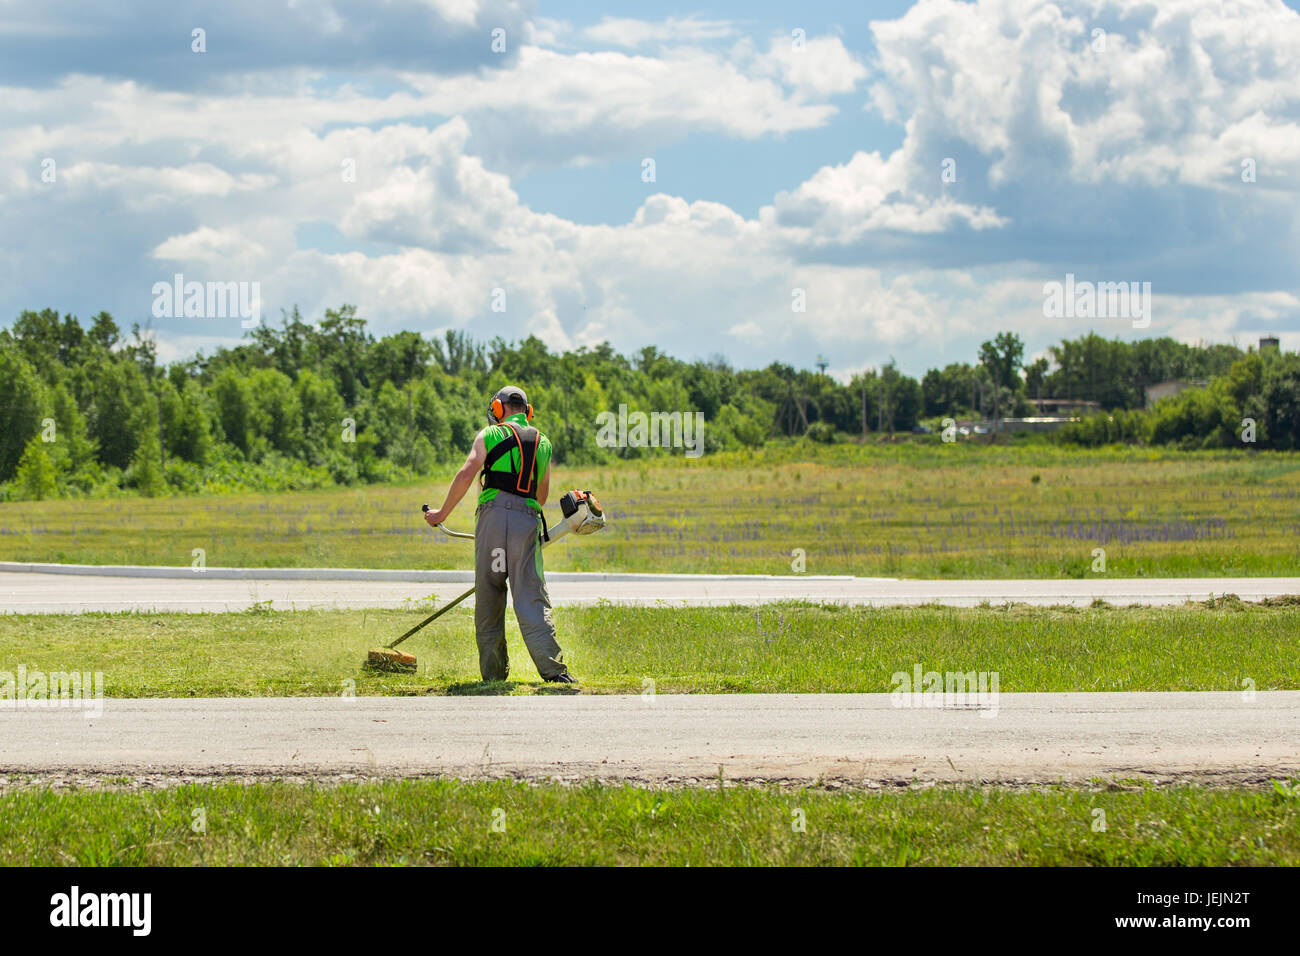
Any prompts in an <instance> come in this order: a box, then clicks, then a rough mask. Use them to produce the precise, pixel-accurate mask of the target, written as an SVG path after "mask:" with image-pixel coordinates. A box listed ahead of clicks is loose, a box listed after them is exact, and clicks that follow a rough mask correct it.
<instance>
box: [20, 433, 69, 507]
mask: <svg viewBox="0 0 1300 956" xmlns="http://www.w3.org/2000/svg"><path fill="white" fill-rule="evenodd" d="M15 484H17V486H18V490H19V492H20V493H21V494H22V496H23V497H24V498H26V499H27V500H29V501H42V500H44V499H46V498H54V497H56V496H57V495H58V490H59V485H58V477H57V473H56V471H55V466H54V459H53V458H52V457H51V456H50V454H49V452H48V451H46V443H45V442H43V441H42V440H41V438H40V436H37V437H35V438H33V439H32V440H31V441H29V442H28V443H27V447H26V449H25V450H24V451H23V456H22V458H21V460H19V462H18V474H17V476H16V478H15Z"/></svg>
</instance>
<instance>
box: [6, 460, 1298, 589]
mask: <svg viewBox="0 0 1300 956" xmlns="http://www.w3.org/2000/svg"><path fill="white" fill-rule="evenodd" d="M801 454H802V452H801ZM807 454H808V455H811V456H813V457H815V459H816V460H815V461H803V462H796V461H793V460H790V458H789V456H788V454H786V453H784V452H783V451H782V450H781V449H766V450H761V451H755V452H752V453H749V454H745V455H737V454H724V455H714V456H706V457H704V458H700V459H697V460H694V461H690V460H683V459H668V458H662V459H656V460H654V461H649V462H646V463H638V462H627V463H624V464H620V465H618V466H613V467H602V468H596V469H573V470H567V469H557V470H556V473H555V475H554V477H553V482H552V487H572V486H577V487H589V488H592V489H593V490H596V491H597V492H598V493H599V494H600V496H601V498H602V500H603V501H604V502H605V504H606V506H607V508H608V510H609V513H610V517H611V522H610V526H609V528H608V529H607V530H606V531H605V532H604V533H602V534H600V535H595V536H592V537H590V538H586V539H583V540H581V541H578V542H572V541H569V542H561V543H560V544H558V545H557V547H556V548H555V549H554V550H552V551H550V552H549V553H548V554H547V559H546V560H547V566H548V567H549V568H551V569H554V570H576V571H582V570H601V571H615V570H622V571H665V572H666V571H682V572H747V573H766V574H782V573H788V572H789V571H790V570H791V561H792V553H793V552H794V551H795V549H803V551H804V552H805V553H806V570H807V573H809V574H837V573H848V574H857V575H862V576H904V577H950V578H952V577H960V578H983V577H989V578H999V577H1075V578H1077V577H1083V576H1084V575H1087V574H1091V573H1093V572H1092V570H1091V569H1092V565H1093V561H1094V556H1093V549H1094V548H1098V547H1101V548H1104V549H1105V552H1106V554H1105V558H1106V573H1107V574H1111V575H1115V576H1119V577H1159V576H1165V577H1187V576H1198V575H1205V576H1217V575H1294V574H1297V573H1300V549H1298V548H1297V547H1296V544H1295V542H1296V540H1298V539H1300V454H1292V453H1256V452H1246V451H1240V452H1235V451H1234V452H1195V453H1194V452H1173V451H1160V450H1142V449H1103V450H1098V451H1089V450H1071V449H1063V448H1057V447H1054V446H1050V445H1041V444H1035V445H1026V446H1017V447H995V446H984V445H979V446H977V445H971V444H963V443H959V444H954V445H944V444H941V443H932V444H911V443H908V444H900V445H895V446H889V445H885V446H876V447H870V448H861V447H857V446H834V447H831V448H825V449H820V450H813V451H809V452H808V453H807ZM450 473H451V472H450V470H449V471H447V472H446V473H444V474H440V475H438V476H436V477H434V478H432V479H431V480H430V482H429V483H428V484H427V485H420V486H411V487H393V486H373V487H365V488H355V489H339V490H334V491H327V492H297V493H284V494H266V495H235V496H216V497H189V498H180V497H175V498H161V499H144V498H135V497H123V498H113V499H93V500H92V499H87V500H80V501H66V500H65V501H45V502H30V503H9V504H5V505H2V506H0V560H9V561H39V562H66V563H86V564H158V565H173V566H187V565H189V564H191V562H192V561H193V560H195V559H194V549H196V548H199V549H202V550H203V552H204V557H205V560H206V562H207V563H208V564H209V565H212V566H224V567H236V566H247V567H372V568H458V567H467V566H468V564H469V560H470V556H469V550H468V548H467V547H466V545H465V543H464V542H451V541H448V540H447V539H445V538H443V537H442V536H441V535H437V534H436V533H434V532H432V531H431V530H430V529H429V528H427V527H426V526H425V525H424V523H423V521H422V520H421V518H420V513H419V507H420V504H421V502H423V501H429V502H430V503H433V504H437V503H438V502H439V501H440V500H441V494H442V492H443V490H444V489H445V487H446V483H447V480H448V478H449V476H450ZM551 510H552V511H553V512H554V511H555V509H554V507H552V509H551ZM472 520H473V516H472V510H471V509H470V508H468V507H467V506H465V505H462V507H461V509H460V510H458V512H457V513H456V515H455V516H454V518H453V521H452V525H453V527H458V528H468V527H469V526H470V525H471V524H472Z"/></svg>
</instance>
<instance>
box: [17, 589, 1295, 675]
mask: <svg viewBox="0 0 1300 956" xmlns="http://www.w3.org/2000/svg"><path fill="white" fill-rule="evenodd" d="M420 616H421V611H419V610H415V609H412V610H409V611H373V610H372V611H296V612H265V611H259V612H249V613H238V614H215V615H187V614H116V615H112V614H85V615H75V616H69V615H31V616H14V615H9V616H0V671H3V670H8V671H11V672H14V671H16V670H17V667H18V665H19V664H23V665H26V667H27V668H28V669H29V671H30V670H42V671H47V672H49V671H72V670H75V671H82V672H84V671H102V672H103V674H104V685H105V693H106V694H107V695H108V696H112V697H187V696H226V695H230V696H282V695H335V694H341V693H344V692H349V691H352V692H355V693H357V694H445V693H452V694H456V693H465V694H481V693H532V692H538V691H549V690H554V687H553V686H552V685H541V684H540V683H539V680H538V677H537V674H536V671H535V670H534V668H533V665H532V662H531V660H529V658H528V656H527V653H526V651H525V649H524V647H523V645H522V642H521V640H520V638H519V635H518V631H517V630H516V628H515V624H514V621H513V618H512V617H511V616H509V615H508V616H507V621H508V630H507V634H508V639H509V647H510V658H511V662H512V670H513V673H512V680H511V681H510V682H509V683H506V684H499V685H483V684H481V683H479V680H478V664H477V654H476V649H475V644H474V636H473V617H472V612H470V611H466V610H462V609H456V610H453V611H451V612H449V613H448V614H447V615H446V616H445V617H444V618H442V619H440V620H439V621H437V622H436V623H434V624H433V625H431V626H430V627H429V629H427V630H426V631H424V632H422V633H421V634H419V635H417V636H416V637H414V638H412V639H411V640H409V641H407V642H406V644H405V645H403V648H404V649H406V650H410V651H411V652H412V653H415V654H416V655H417V656H418V658H419V661H420V670H419V672H418V673H417V674H413V675H376V674H372V673H370V672H364V671H362V670H361V668H360V664H361V661H362V660H363V659H364V658H365V652H366V650H367V648H369V647H372V646H376V645H379V644H382V643H386V642H387V641H389V640H391V639H392V638H393V637H396V636H397V635H398V634H400V633H402V632H403V631H404V630H406V629H407V627H409V626H410V624H412V623H414V622H415V621H417V620H419V618H420ZM556 622H557V627H558V630H559V636H560V644H561V646H562V647H563V648H564V650H565V656H566V659H567V660H568V661H569V663H570V665H571V667H572V669H573V671H574V673H575V674H576V675H577V676H578V677H579V679H580V680H581V682H582V683H581V690H582V691H584V692H589V693H592V692H594V693H616V692H621V693H637V692H641V691H642V690H643V688H644V687H645V686H646V685H645V684H644V681H645V680H646V679H650V680H653V681H654V685H655V690H656V691H657V692H659V693H724V692H753V693H774V692H798V693H840V692H888V691H891V690H893V689H894V685H893V684H892V682H891V677H892V675H893V674H894V673H896V672H899V671H903V672H907V673H911V671H912V668H913V665H914V664H917V663H920V664H922V665H923V666H924V668H925V669H926V670H937V671H962V672H967V671H971V670H974V671H996V672H997V673H998V674H999V690H1000V691H1002V692H1007V693H1011V692H1018V691H1175V690H1219V691H1229V690H1241V689H1242V687H1243V683H1242V682H1243V681H1244V680H1246V679H1249V680H1251V681H1253V682H1254V686H1255V688H1256V689H1257V690H1295V689H1300V656H1298V655H1297V654H1296V634H1297V633H1300V600H1295V599H1292V600H1290V601H1289V602H1288V601H1286V600H1279V601H1275V602H1270V603H1268V604H1264V605H1250V604H1243V603H1241V602H1239V601H1235V600H1231V599H1229V600H1221V601H1218V602H1213V603H1212V604H1209V605H1207V604H1188V605H1184V606H1181V607H1174V608H1141V607H1131V608H1112V607H1091V608H1082V609H1074V608H1050V609H1046V608H1029V607H1026V606H1023V605H1020V606H1013V607H1008V608H972V609H959V608H942V607H925V608H885V609H870V608H845V607H836V606H813V605H797V604H789V605H778V606H769V607H766V608H764V609H762V610H756V609H754V608H744V607H729V608H668V607H657V608H625V607H615V606H610V605H606V606H598V607H588V608H561V609H558V610H557V611H556Z"/></svg>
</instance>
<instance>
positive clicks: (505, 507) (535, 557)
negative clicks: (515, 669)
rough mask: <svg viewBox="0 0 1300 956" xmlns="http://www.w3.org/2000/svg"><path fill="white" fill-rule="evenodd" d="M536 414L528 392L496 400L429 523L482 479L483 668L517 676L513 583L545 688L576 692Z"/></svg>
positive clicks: (493, 677)
mask: <svg viewBox="0 0 1300 956" xmlns="http://www.w3.org/2000/svg"><path fill="white" fill-rule="evenodd" d="M532 417H533V406H532V405H530V404H528V397H527V396H526V395H525V394H524V390H523V389H522V388H516V387H515V386H513V385H507V386H506V387H505V388H503V389H501V390H500V391H499V392H497V393H496V395H494V396H493V397H492V402H491V404H490V405H489V406H488V418H489V419H490V420H491V422H492V424H491V425H489V426H488V427H487V428H484V429H483V430H482V431H481V432H479V433H478V436H477V437H476V438H475V439H474V447H473V448H471V449H470V452H469V457H467V458H466V459H465V464H463V465H462V466H461V468H460V471H458V472H456V477H454V478H453V479H452V480H451V487H450V488H448V489H447V499H446V501H444V502H443V503H442V507H441V508H439V509H438V510H437V511H428V512H425V515H424V520H425V521H427V522H428V523H429V524H430V525H431V526H432V527H437V526H438V525H440V524H442V523H443V522H444V521H446V520H447V518H448V516H449V515H450V514H451V513H452V511H454V510H455V508H456V505H458V504H459V503H460V500H461V498H463V497H464V496H465V492H467V491H468V490H469V489H470V486H471V485H472V484H473V483H474V476H475V475H478V476H479V485H480V487H481V488H482V490H481V491H480V492H479V496H478V512H477V516H478V517H477V522H476V524H475V527H474V587H475V591H474V594H475V597H474V633H475V637H476V638H477V640H478V668H479V673H480V674H481V675H482V677H483V680H485V681H500V680H505V679H506V677H507V676H508V675H509V674H510V661H509V658H508V657H507V654H506V582H507V581H509V582H510V593H511V594H512V595H514V603H515V617H516V618H517V619H518V621H519V630H520V631H521V632H523V636H524V644H526V645H527V647H528V653H529V654H530V655H532V658H533V663H534V664H536V665H537V672H538V673H539V674H541V675H542V678H543V679H544V680H548V681H556V682H559V683H565V684H571V683H573V677H572V676H570V674H569V669H568V668H567V667H566V666H565V665H564V655H563V652H561V650H560V645H559V644H558V643H557V642H556V640H555V621H554V619H553V617H552V615H551V599H550V596H549V595H548V594H547V593H546V580H545V578H544V577H543V575H542V548H541V540H540V539H541V533H542V528H543V523H542V521H543V519H542V505H544V504H546V496H547V494H549V492H550V488H551V471H550V466H551V442H550V439H548V438H547V437H546V436H545V435H543V434H542V433H541V432H540V431H538V430H537V429H536V428H534V427H532V426H531V425H529V424H528V423H529V422H530V421H531V420H532Z"/></svg>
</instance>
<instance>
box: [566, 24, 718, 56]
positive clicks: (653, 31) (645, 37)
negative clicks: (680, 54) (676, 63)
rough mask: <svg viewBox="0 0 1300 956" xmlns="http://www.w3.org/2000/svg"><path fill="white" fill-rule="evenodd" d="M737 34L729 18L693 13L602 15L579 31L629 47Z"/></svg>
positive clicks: (607, 41) (689, 41)
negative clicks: (642, 17) (659, 17)
mask: <svg viewBox="0 0 1300 956" xmlns="http://www.w3.org/2000/svg"><path fill="white" fill-rule="evenodd" d="M736 33H737V29H736V26H735V25H734V24H733V23H731V21H729V20H701V19H699V18H698V17H695V16H689V17H668V18H667V19H666V20H658V21H651V20H632V19H627V18H624V17H605V18H604V19H602V20H601V21H600V22H599V23H597V24H595V25H594V26H590V27H587V28H586V29H584V30H583V31H582V35H583V36H584V37H586V38H587V39H588V40H592V41H594V42H596V43H606V44H610V45H612V46H621V47H626V48H628V49H633V48H635V47H641V46H649V45H660V44H668V43H673V44H681V43H702V42H708V41H712V40H724V39H727V38H728V37H732V36H735V35H736Z"/></svg>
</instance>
